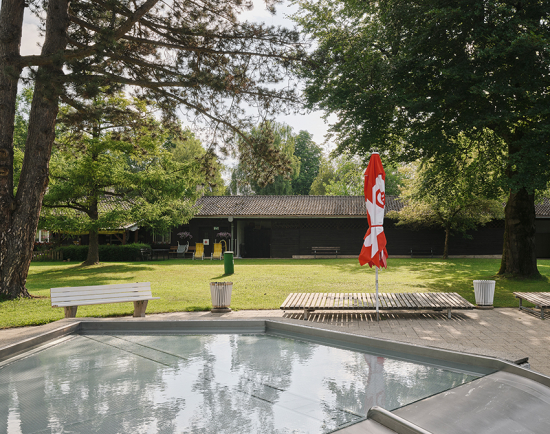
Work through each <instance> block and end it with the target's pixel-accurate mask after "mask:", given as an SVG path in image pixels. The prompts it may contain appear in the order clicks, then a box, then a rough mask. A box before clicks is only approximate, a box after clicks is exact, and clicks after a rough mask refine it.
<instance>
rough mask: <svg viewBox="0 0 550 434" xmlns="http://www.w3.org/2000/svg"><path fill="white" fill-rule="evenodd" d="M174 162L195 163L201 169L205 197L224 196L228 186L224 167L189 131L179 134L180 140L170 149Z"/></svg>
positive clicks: (172, 144)
mask: <svg viewBox="0 0 550 434" xmlns="http://www.w3.org/2000/svg"><path fill="white" fill-rule="evenodd" d="M169 150H170V152H171V153H172V155H173V157H174V160H175V161H178V162H180V163H191V162H195V163H197V164H199V166H200V167H201V170H200V173H201V175H202V176H203V179H202V180H201V181H200V183H199V185H200V186H201V187H202V193H203V194H204V196H223V195H224V194H225V193H226V186H225V183H224V181H223V179H222V170H223V165H222V164H221V163H220V162H219V160H218V158H217V156H216V155H215V154H214V152H213V151H212V150H208V151H207V150H206V149H204V147H203V146H202V143H201V141H200V140H199V139H198V138H197V137H196V136H195V134H194V133H193V132H191V130H189V129H184V130H183V131H182V132H181V133H180V134H179V139H176V140H175V141H174V142H172V143H171V146H170V147H169Z"/></svg>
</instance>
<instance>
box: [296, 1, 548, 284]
mask: <svg viewBox="0 0 550 434" xmlns="http://www.w3.org/2000/svg"><path fill="white" fill-rule="evenodd" d="M299 4H300V7H301V9H300V11H299V12H298V13H297V14H296V15H295V20H296V21H297V22H298V23H299V24H300V25H301V27H302V29H303V31H304V32H305V33H307V34H308V35H309V36H311V37H312V38H313V39H314V40H315V44H316V48H315V51H314V52H313V54H312V56H311V59H310V61H309V62H307V63H306V64H304V65H303V67H301V69H300V74H301V75H302V76H303V77H304V78H305V80H306V90H305V93H306V98H307V100H308V104H309V106H310V107H312V108H316V109H322V110H325V112H326V113H327V114H334V115H336V117H337V122H336V123H335V124H334V125H332V128H331V130H332V132H333V134H334V135H335V140H336V141H337V142H338V146H339V150H340V151H344V150H348V151H350V152H351V153H355V154H359V155H361V156H364V155H366V154H368V153H370V152H371V151H373V150H377V151H380V152H381V153H385V152H388V153H389V154H390V156H391V158H392V159H396V161H397V159H401V160H403V161H414V160H416V159H417V158H428V159H431V158H434V159H437V158H442V156H445V155H454V156H455V157H456V159H457V161H460V152H461V150H460V149H459V150H457V149H455V147H454V145H455V144H456V141H455V140H453V139H456V138H457V137H459V135H460V134H465V135H467V136H468V137H469V138H470V139H471V140H470V141H469V144H470V145H471V147H472V149H470V151H472V150H473V149H475V146H476V142H477V141H478V140H480V136H482V135H486V134H492V135H493V138H494V141H493V146H494V153H495V154H497V155H501V156H504V161H505V165H504V170H501V171H500V172H499V173H498V177H497V178H496V181H497V182H500V183H501V184H502V185H503V186H504V188H505V189H506V190H507V191H508V192H509V193H508V200H507V204H506V209H505V235H504V251H503V257H502V263H501V268H500V270H499V274H502V275H510V276H522V277H538V276H539V275H540V274H539V272H538V269H537V262H536V256H535V242H534V241H535V238H534V237H535V210H534V193H535V191H536V190H544V189H545V188H546V186H547V184H548V181H549V179H550V158H548V157H549V153H550V141H549V140H548V136H549V133H550V92H549V90H550V82H549V80H548V71H549V67H550V20H549V19H548V10H549V7H550V5H549V4H548V2H547V1H528V2H520V1H517V2H510V1H505V0H492V1H485V0H464V1H459V2H448V1H445V0H435V1H434V0H415V1H398V0H390V1H384V2H374V1H366V2H365V1H358V0H336V1H333V0H330V1H329V0H300V1H299ZM443 161H447V162H449V161H452V159H448V158H443ZM496 169H500V167H499V166H497V168H496Z"/></svg>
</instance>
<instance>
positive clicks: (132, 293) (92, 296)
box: [50, 282, 159, 318]
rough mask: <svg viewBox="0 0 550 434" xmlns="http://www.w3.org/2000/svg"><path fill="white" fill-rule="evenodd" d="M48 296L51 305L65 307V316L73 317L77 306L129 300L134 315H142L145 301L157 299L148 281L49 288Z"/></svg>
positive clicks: (145, 305)
mask: <svg viewBox="0 0 550 434" xmlns="http://www.w3.org/2000/svg"><path fill="white" fill-rule="evenodd" d="M50 296H51V299H52V307H63V308H65V318H74V317H75V316H76V310H77V309H78V306H85V305H91V304H106V303H125V302H130V301H131V302H133V303H134V316H135V317H143V316H145V309H147V302H148V301H149V300H158V299H159V297H153V294H152V293H151V284H150V283H149V282H140V283H121V284H118V285H96V286H74V287H71V286H68V287H66V288H51V289H50Z"/></svg>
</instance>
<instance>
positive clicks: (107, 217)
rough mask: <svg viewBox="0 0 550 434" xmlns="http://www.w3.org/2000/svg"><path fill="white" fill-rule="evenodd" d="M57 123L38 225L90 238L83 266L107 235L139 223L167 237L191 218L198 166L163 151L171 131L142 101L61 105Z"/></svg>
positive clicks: (97, 100) (89, 262) (94, 258)
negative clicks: (105, 232)
mask: <svg viewBox="0 0 550 434" xmlns="http://www.w3.org/2000/svg"><path fill="white" fill-rule="evenodd" d="M60 123H61V127H60V128H59V134H58V140H57V146H56V152H54V154H53V155H52V159H51V170H50V185H49V188H48V191H47V193H46V195H45V196H44V200H43V208H42V215H41V220H40V226H41V227H43V228H46V229H49V230H52V231H62V232H87V233H88V234H89V248H88V257H87V259H86V261H85V262H84V265H93V264H97V263H98V262H99V250H98V234H99V231H100V230H102V229H103V230H105V229H107V230H108V229H118V228H120V227H124V226H126V225H128V224H130V223H137V224H138V225H139V226H145V227H150V228H152V229H155V230H158V231H166V230H168V229H170V228H172V227H174V226H177V225H179V224H182V223H186V222H187V221H189V219H190V218H191V217H192V215H193V209H192V205H193V204H194V202H195V200H196V198H197V196H198V194H199V192H198V190H197V184H198V183H199V182H201V181H202V179H204V176H202V175H200V173H201V171H200V170H199V169H200V166H199V165H198V164H197V163H196V162H185V163H178V162H177V161H175V160H174V158H173V156H172V154H171V153H170V152H168V151H166V150H165V149H164V147H163V145H164V144H165V142H166V139H167V137H168V132H165V131H163V128H162V126H161V125H159V124H158V122H157V121H156V120H155V119H154V117H153V116H152V115H151V114H150V113H149V112H148V110H147V108H146V107H145V105H144V104H143V102H142V101H139V100H133V101H129V100H127V99H125V98H124V97H123V96H122V95H121V94H115V95H113V96H111V97H108V98H107V97H105V98H99V97H98V98H94V99H93V100H92V101H91V102H89V103H88V102H81V103H80V104H79V105H78V106H77V108H73V107H64V108H63V109H62V113H61V116H60Z"/></svg>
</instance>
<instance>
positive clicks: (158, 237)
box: [153, 231, 172, 243]
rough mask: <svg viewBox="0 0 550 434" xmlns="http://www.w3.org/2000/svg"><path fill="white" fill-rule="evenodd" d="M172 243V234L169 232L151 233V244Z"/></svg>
mask: <svg viewBox="0 0 550 434" xmlns="http://www.w3.org/2000/svg"><path fill="white" fill-rule="evenodd" d="M171 241H172V233H171V232H170V231H167V232H164V233H157V232H153V242H155V243H170V242H171Z"/></svg>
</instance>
